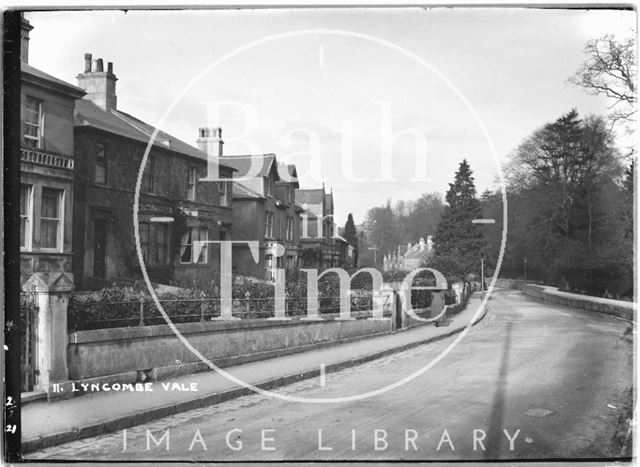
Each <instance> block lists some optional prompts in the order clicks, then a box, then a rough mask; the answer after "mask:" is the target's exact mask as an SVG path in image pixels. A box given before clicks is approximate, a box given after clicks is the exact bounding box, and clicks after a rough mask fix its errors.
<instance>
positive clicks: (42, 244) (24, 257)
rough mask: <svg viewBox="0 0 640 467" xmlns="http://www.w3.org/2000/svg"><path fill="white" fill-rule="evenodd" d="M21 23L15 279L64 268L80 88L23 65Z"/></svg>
mask: <svg viewBox="0 0 640 467" xmlns="http://www.w3.org/2000/svg"><path fill="white" fill-rule="evenodd" d="M31 29H32V27H31V25H30V24H29V22H28V21H26V20H25V19H24V18H23V19H22V25H21V33H22V34H21V40H22V44H21V75H20V78H21V89H20V123H21V127H20V134H21V135H22V143H21V148H20V155H19V156H18V155H17V154H16V155H15V157H20V283H21V284H23V283H24V282H25V281H26V280H27V279H28V278H29V277H30V276H31V275H32V274H33V273H39V272H44V273H61V272H65V273H70V272H71V271H72V268H73V266H72V263H73V261H72V260H73V248H72V247H73V242H72V232H73V202H74V174H75V157H74V156H75V155H74V145H73V108H74V102H75V100H76V99H79V98H81V97H82V96H84V91H83V90H82V89H80V88H78V87H76V86H73V85H71V84H69V83H67V82H65V81H62V80H60V79H58V78H55V77H53V76H51V75H48V74H46V73H44V72H42V71H40V70H39V69H37V68H34V67H33V66H31V65H29V63H28V60H29V31H31Z"/></svg>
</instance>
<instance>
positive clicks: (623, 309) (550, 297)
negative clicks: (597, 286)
mask: <svg viewBox="0 0 640 467" xmlns="http://www.w3.org/2000/svg"><path fill="white" fill-rule="evenodd" d="M524 293H525V294H526V295H528V296H530V297H534V298H537V299H538V300H544V301H546V302H552V303H558V304H560V305H568V306H572V307H576V308H582V309H584V310H589V311H596V312H598V313H604V314H606V315H611V316H616V317H618V318H623V319H626V320H629V321H635V308H636V307H635V304H634V303H632V302H623V301H620V300H611V299H609V298H601V297H591V296H588V295H579V294H574V293H569V292H562V291H560V290H558V288H557V287H549V286H544V285H532V284H527V285H526V287H525V288H524Z"/></svg>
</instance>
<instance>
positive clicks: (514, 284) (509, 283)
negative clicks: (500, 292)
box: [496, 279, 542, 290]
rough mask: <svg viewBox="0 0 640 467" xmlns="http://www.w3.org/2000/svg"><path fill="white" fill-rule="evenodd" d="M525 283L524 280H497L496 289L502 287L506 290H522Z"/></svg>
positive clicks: (534, 282)
mask: <svg viewBox="0 0 640 467" xmlns="http://www.w3.org/2000/svg"><path fill="white" fill-rule="evenodd" d="M526 283H527V284H533V285H542V282H540V281H527V282H526ZM524 284H525V281H524V280H523V279H496V287H502V288H505V289H516V290H522V287H523V286H524Z"/></svg>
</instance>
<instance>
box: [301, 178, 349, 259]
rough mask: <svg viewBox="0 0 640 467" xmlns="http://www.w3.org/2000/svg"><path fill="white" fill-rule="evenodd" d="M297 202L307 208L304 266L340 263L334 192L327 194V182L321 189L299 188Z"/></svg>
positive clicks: (303, 245) (302, 233)
mask: <svg viewBox="0 0 640 467" xmlns="http://www.w3.org/2000/svg"><path fill="white" fill-rule="evenodd" d="M296 203H297V204H298V206H299V207H301V208H302V209H303V210H304V212H303V213H302V222H301V224H302V225H301V233H300V257H301V266H305V267H321V268H328V267H338V266H340V265H341V261H340V249H339V247H338V245H337V243H336V238H335V236H336V234H337V231H336V226H335V221H334V204H333V203H334V200H333V191H332V192H330V193H326V192H325V189H324V185H323V186H322V188H319V189H308V190H297V191H296Z"/></svg>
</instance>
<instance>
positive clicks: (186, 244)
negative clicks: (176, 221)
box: [180, 229, 191, 263]
mask: <svg viewBox="0 0 640 467" xmlns="http://www.w3.org/2000/svg"><path fill="white" fill-rule="evenodd" d="M180 262H181V263H190V262H191V229H189V230H188V231H187V232H185V234H184V235H183V236H182V242H181V244H180Z"/></svg>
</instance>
